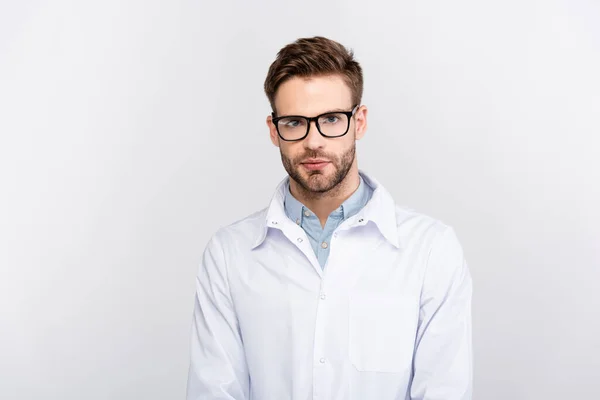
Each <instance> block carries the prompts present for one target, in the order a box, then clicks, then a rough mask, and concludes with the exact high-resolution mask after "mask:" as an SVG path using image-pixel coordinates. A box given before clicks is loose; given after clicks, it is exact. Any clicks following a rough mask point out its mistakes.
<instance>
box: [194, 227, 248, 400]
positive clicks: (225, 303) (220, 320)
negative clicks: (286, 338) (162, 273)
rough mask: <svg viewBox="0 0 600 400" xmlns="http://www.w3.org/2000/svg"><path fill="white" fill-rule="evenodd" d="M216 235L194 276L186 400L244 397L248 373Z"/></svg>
mask: <svg viewBox="0 0 600 400" xmlns="http://www.w3.org/2000/svg"><path fill="white" fill-rule="evenodd" d="M225 259H226V257H225V254H224V249H223V247H222V246H221V245H220V244H219V240H218V238H217V235H215V236H213V237H212V238H211V240H210V241H209V243H208V245H207V246H206V249H205V250H204V253H203V256H202V261H201V265H200V268H199V271H198V276H197V279H196V296H195V304H194V315H193V323H192V333H191V348H190V350H191V360H190V367H189V373H188V382H187V400H200V399H202V400H217V399H218V400H222V399H223V400H224V399H227V400H233V399H235V400H246V399H248V398H249V394H248V392H249V376H248V370H247V366H246V360H245V357H244V349H243V346H242V340H241V336H240V330H239V325H238V321H237V317H236V314H235V310H234V307H233V302H232V299H231V295H230V291H229V283H228V275H227V269H226V265H225Z"/></svg>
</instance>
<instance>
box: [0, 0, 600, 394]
mask: <svg viewBox="0 0 600 400" xmlns="http://www.w3.org/2000/svg"><path fill="white" fill-rule="evenodd" d="M599 21H600V3H598V1H596V0H588V1H585V0H563V1H534V0H518V1H517V0H505V1H493V2H491V1H477V0H457V1H452V2H449V1H441V0H440V1H417V0H411V1H402V2H391V1H390V2H388V1H380V2H377V1H370V2H359V1H344V2H342V1H336V2H333V1H331V2H316V1H306V2H275V1H271V2H266V1H263V2H243V1H234V2H232V1H229V2H216V1H213V2H203V1H166V0H165V1H156V0H151V1H148V0H145V1H127V2H123V1H102V2H81V1H65V0H63V1H53V2H46V1H37V2H36V1H19V2H16V1H3V2H2V3H1V8H0V133H1V139H0V193H1V196H0V235H1V236H0V239H1V241H0V245H1V248H0V324H1V325H0V398H1V399H3V400H4V399H7V400H12V399H39V398H44V399H61V400H71V399H73V400H75V399H77V400H79V399H83V398H85V399H90V400H93V399H119V400H121V399H123V400H125V399H147V400H150V399H157V400H158V399H181V398H184V394H185V384H186V378H187V368H188V362H189V360H188V356H189V355H188V340H189V331H190V326H191V318H192V307H193V296H194V279H195V274H196V271H197V268H198V263H199V261H200V256H201V254H202V251H203V249H204V246H205V244H206V242H207V240H208V239H209V237H210V236H211V235H212V233H213V232H214V231H215V230H216V229H217V228H219V227H221V226H223V225H227V224H229V223H231V222H233V221H235V220H237V219H240V218H243V217H244V216H246V215H248V214H250V213H252V212H254V211H256V210H259V209H261V208H263V207H265V206H266V205H267V204H268V201H269V199H270V197H271V195H272V193H273V191H274V189H275V186H276V184H277V183H278V182H279V181H280V180H281V179H282V178H283V177H284V176H285V171H284V169H283V167H282V166H281V161H280V158H279V152H278V150H277V149H276V148H275V147H273V146H272V144H271V143H270V141H269V139H268V131H267V128H266V126H265V122H264V121H265V118H266V116H267V115H268V114H269V112H270V109H269V106H268V102H267V100H266V98H265V96H264V94H263V91H262V85H263V81H264V78H265V76H266V73H267V69H268V67H269V65H270V63H271V62H272V61H273V60H274V57H275V54H276V52H277V51H278V50H279V48H281V47H283V46H284V45H286V44H287V43H289V42H291V41H293V40H295V39H296V38H298V37H305V36H313V35H324V36H327V37H330V38H332V39H335V40H338V41H340V42H341V43H343V44H344V45H346V46H347V47H350V48H352V49H354V51H355V53H356V57H357V59H358V61H359V62H360V63H361V64H362V66H363V68H364V74H365V95H364V99H363V100H364V101H363V104H366V105H367V106H368V107H369V108H370V113H369V130H368V132H367V135H366V136H365V138H364V139H363V140H362V141H360V142H359V144H358V152H359V153H358V154H359V166H360V167H361V168H362V169H364V170H365V171H368V172H370V173H371V174H373V176H375V177H376V178H377V179H378V180H379V181H381V182H382V183H383V184H384V185H385V186H386V187H387V188H388V190H390V191H391V192H392V194H393V195H394V197H395V199H396V201H397V202H398V203H399V204H402V205H405V206H408V207H411V208H414V209H417V210H418V211H420V212H423V213H426V214H429V215H432V216H434V217H436V218H438V219H441V220H443V221H444V222H446V223H448V224H450V225H452V226H453V227H454V228H455V229H456V231H457V232H458V235H459V238H460V239H461V241H462V244H463V246H464V249H465V253H466V255H467V259H468V262H469V265H470V268H471V273H472V275H473V279H474V303H473V308H474V315H473V338H474V359H475V377H474V379H475V381H474V385H475V396H474V398H475V399H485V400H506V399H511V400H519V399H528V400H529V399H532V400H533V399H540V400H553V399H556V400H558V399H578V398H586V399H598V398H600V322H599V320H600V211H599V210H600V162H599V161H598V159H599V157H600V139H599V136H600V77H599V76H600V23H599Z"/></svg>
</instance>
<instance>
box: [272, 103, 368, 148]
mask: <svg viewBox="0 0 600 400" xmlns="http://www.w3.org/2000/svg"><path fill="white" fill-rule="evenodd" d="M359 108H360V104H357V105H355V106H354V107H352V110H350V111H328V112H324V113H323V114H319V115H317V116H316V117H305V116H304V115H282V116H280V117H276V116H275V112H272V113H271V122H272V123H273V125H275V130H277V135H279V137H280V138H281V140H284V141H286V142H299V141H300V140H304V139H305V138H306V137H307V136H308V133H309V132H310V123H311V122H312V121H315V126H316V127H317V132H319V134H320V135H321V136H323V137H325V138H339V137H342V136H345V135H346V134H347V133H348V131H349V130H350V120H351V119H352V117H354V114H356V111H357V110H358V109H359ZM327 114H344V115H346V116H347V117H348V126H347V127H346V131H345V132H344V133H342V134H341V135H336V136H328V135H325V134H323V132H321V127H320V126H319V118H321V117H322V116H324V115H327ZM283 118H303V119H304V120H305V121H307V124H306V133H305V134H304V136H302V137H301V138H299V139H286V138H284V137H283V136H282V135H281V133H280V132H279V125H278V124H277V123H278V122H279V121H280V120H281V119H283Z"/></svg>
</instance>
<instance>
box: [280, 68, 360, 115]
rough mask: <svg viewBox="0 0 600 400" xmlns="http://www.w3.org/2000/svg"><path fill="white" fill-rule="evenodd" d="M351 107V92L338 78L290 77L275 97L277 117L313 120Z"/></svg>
mask: <svg viewBox="0 0 600 400" xmlns="http://www.w3.org/2000/svg"><path fill="white" fill-rule="evenodd" d="M352 106H353V104H352V91H351V90H350V87H349V86H348V84H347V83H346V82H345V81H344V78H343V77H341V76H340V75H327V76H313V77H307V78H304V77H293V78H291V79H289V80H287V81H285V82H284V83H283V84H281V86H279V88H278V89H277V94H276V95H275V107H276V108H277V114H278V115H292V114H296V115H306V116H313V115H317V114H320V113H323V112H327V111H331V110H335V109H342V110H349V109H350V108H351V107H352Z"/></svg>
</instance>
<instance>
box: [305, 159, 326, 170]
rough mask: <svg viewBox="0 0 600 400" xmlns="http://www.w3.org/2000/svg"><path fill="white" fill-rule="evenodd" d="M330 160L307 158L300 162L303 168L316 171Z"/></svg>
mask: <svg viewBox="0 0 600 400" xmlns="http://www.w3.org/2000/svg"><path fill="white" fill-rule="evenodd" d="M330 163H331V161H328V160H320V159H309V160H306V161H303V162H302V163H301V164H302V166H303V167H304V168H306V169H307V170H309V171H317V170H321V169H323V168H325V167H326V166H327V165H328V164H330Z"/></svg>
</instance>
